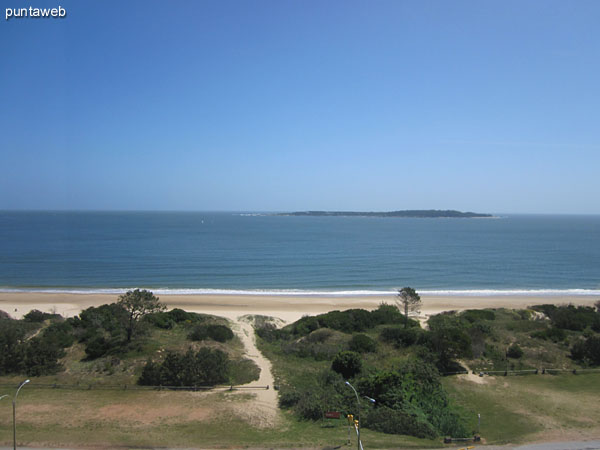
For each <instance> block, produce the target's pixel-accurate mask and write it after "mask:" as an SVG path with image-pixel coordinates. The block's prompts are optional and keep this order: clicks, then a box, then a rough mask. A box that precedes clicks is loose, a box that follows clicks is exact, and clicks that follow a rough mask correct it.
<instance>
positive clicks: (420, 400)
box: [358, 360, 466, 436]
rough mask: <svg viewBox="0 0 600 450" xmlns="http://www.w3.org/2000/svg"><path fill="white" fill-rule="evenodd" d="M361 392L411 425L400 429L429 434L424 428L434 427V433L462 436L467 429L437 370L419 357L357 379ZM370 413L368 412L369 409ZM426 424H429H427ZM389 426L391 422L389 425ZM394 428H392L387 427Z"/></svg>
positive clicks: (389, 430) (389, 429) (390, 429)
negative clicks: (396, 412) (454, 407)
mask: <svg viewBox="0 0 600 450" xmlns="http://www.w3.org/2000/svg"><path fill="white" fill-rule="evenodd" d="M358 390H359V392H360V394H361V395H368V396H369V397H372V398H374V399H375V400H376V405H378V406H377V408H376V409H378V408H381V407H387V408H391V409H393V410H396V411H398V412H401V413H403V414H404V415H408V416H412V417H413V419H408V418H407V417H405V416H403V414H398V415H397V419H398V420H403V421H404V422H405V423H407V424H412V425H411V426H413V427H414V428H412V429H410V431H407V430H405V431H402V432H403V433H407V434H412V435H417V434H415V433H418V434H419V435H423V434H426V435H429V434H427V433H428V432H426V431H425V430H428V429H429V430H435V431H434V433H435V434H447V435H452V436H464V435H466V430H465V428H464V426H463V424H462V420H461V419H460V417H459V416H457V415H456V414H455V413H454V412H453V410H452V408H451V407H450V405H449V400H448V396H447V394H446V392H445V391H444V389H443V387H442V384H441V382H440V377H439V372H438V371H437V369H436V368H435V367H434V366H433V365H431V364H428V363H425V362H423V361H420V360H408V361H405V362H404V363H402V364H400V365H399V366H398V368H397V369H396V370H393V371H390V370H384V371H378V372H376V373H374V374H372V375H370V376H368V377H366V378H361V379H360V380H359V383H358ZM370 414H371V413H370ZM427 424H428V425H427ZM389 426H390V427H392V425H391V424H390V425H389ZM386 429H387V430H388V431H386V430H385V429H383V428H381V431H385V432H388V433H389V432H394V431H392V430H393V429H394V428H389V427H386Z"/></svg>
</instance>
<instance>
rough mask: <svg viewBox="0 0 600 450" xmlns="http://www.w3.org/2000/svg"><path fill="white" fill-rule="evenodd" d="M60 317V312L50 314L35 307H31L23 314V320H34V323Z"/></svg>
mask: <svg viewBox="0 0 600 450" xmlns="http://www.w3.org/2000/svg"><path fill="white" fill-rule="evenodd" d="M58 318H60V319H62V316H61V315H60V314H50V313H45V312H42V311H38V310H37V309H32V310H31V311H29V312H28V313H27V314H25V315H24V316H23V320H25V322H36V323H41V322H43V321H45V320H47V319H58Z"/></svg>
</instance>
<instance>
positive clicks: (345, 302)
mask: <svg viewBox="0 0 600 450" xmlns="http://www.w3.org/2000/svg"><path fill="white" fill-rule="evenodd" d="M157 296H158V297H159V298H160V300H161V301H162V302H163V303H164V304H166V305H167V307H168V308H169V309H171V308H181V309H184V310H186V311H191V312H198V313H204V314H213V315H217V316H223V317H227V318H229V319H236V318H237V317H239V316H242V315H246V314H261V315H266V316H273V317H277V318H280V319H282V320H284V321H285V322H286V323H291V322H294V321H296V320H298V319H300V318H301V317H302V316H305V315H316V314H322V313H326V312H328V311H333V310H344V309H351V308H362V309H374V308H377V306H378V305H379V304H380V303H382V302H386V303H388V304H393V303H394V299H395V295H393V294H387V295H374V296H356V295H355V296H351V295H348V296H339V295H335V296H334V295H330V296H327V295H320V296H296V295H287V296H286V295H276V296H274V295H224V294H186V295H173V294H171V295H160V294H158V295H157ZM118 297H119V295H118V294H82V293H46V292H0V310H2V311H5V312H7V313H8V314H10V315H11V316H12V317H14V318H21V317H22V316H23V315H24V314H27V313H28V312H29V311H31V310H33V309H38V310H40V311H43V312H56V313H58V314H60V315H62V316H63V317H73V316H75V315H78V314H79V313H80V312H81V311H82V310H84V309H86V308H89V307H90V306H100V305H103V304H108V303H113V302H116V301H117V299H118ZM598 299H599V296H595V295H483V296H482V295H479V296H477V295H461V296H454V295H453V296H448V295H446V296H444V295H428V294H422V295H421V300H422V306H421V314H420V316H421V317H427V316H430V315H433V314H438V313H440V312H443V311H451V310H465V309H482V308H509V309H523V308H527V307H528V306H532V305H540V304H545V303H549V304H555V305H561V304H568V303H573V304H574V305H581V306H593V305H594V303H595V302H596V301H598Z"/></svg>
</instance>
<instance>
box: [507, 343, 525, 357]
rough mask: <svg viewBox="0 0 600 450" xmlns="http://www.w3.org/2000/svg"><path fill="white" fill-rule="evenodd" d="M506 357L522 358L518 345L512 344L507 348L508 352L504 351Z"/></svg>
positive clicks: (521, 351) (521, 350)
mask: <svg viewBox="0 0 600 450" xmlns="http://www.w3.org/2000/svg"><path fill="white" fill-rule="evenodd" d="M506 356H508V357H509V358H515V359H518V358H520V357H522V356H523V349H522V348H521V347H519V345H518V344H512V345H511V346H510V347H508V350H506Z"/></svg>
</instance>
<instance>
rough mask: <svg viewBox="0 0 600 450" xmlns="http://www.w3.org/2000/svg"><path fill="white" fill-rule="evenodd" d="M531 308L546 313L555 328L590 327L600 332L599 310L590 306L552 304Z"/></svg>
mask: <svg viewBox="0 0 600 450" xmlns="http://www.w3.org/2000/svg"><path fill="white" fill-rule="evenodd" d="M531 309H534V310H536V311H541V312H543V313H544V314H546V315H547V316H548V317H549V318H550V320H551V322H552V325H553V326H555V327H556V328H561V329H563V330H571V331H582V330H584V329H585V328H587V327H591V328H592V329H593V330H594V331H598V332H600V312H598V311H597V310H595V309H594V308H592V307H590V306H574V305H567V306H554V305H538V306H532V308H531Z"/></svg>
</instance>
